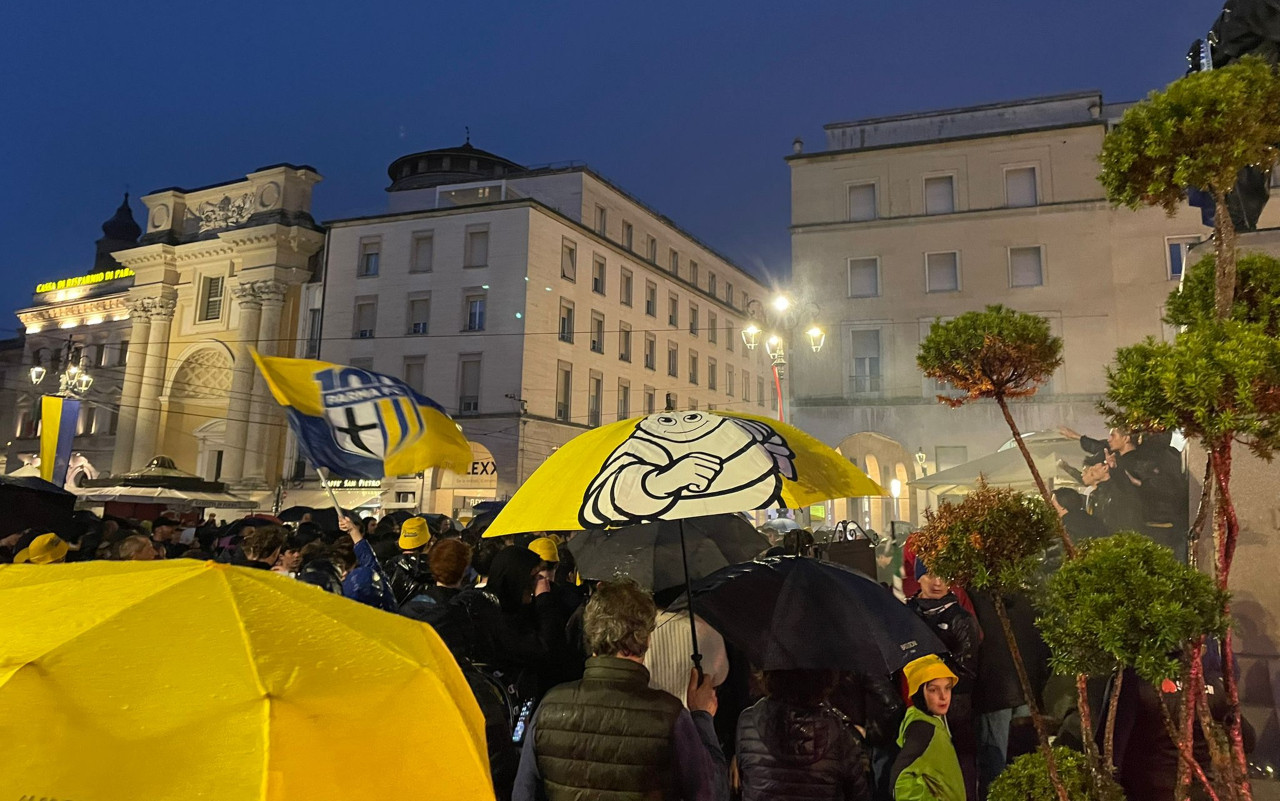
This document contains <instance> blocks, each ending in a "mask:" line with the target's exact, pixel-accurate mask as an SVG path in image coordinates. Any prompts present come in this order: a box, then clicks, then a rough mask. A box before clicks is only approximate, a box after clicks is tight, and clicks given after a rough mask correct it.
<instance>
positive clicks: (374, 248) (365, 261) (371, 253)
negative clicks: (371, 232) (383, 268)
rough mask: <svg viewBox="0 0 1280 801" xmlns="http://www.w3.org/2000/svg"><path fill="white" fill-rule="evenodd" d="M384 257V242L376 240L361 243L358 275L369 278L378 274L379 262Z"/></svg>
mask: <svg viewBox="0 0 1280 801" xmlns="http://www.w3.org/2000/svg"><path fill="white" fill-rule="evenodd" d="M381 257H382V242H381V241H380V240H377V239H374V240H371V241H366V242H361V243H360V263H359V265H358V266H357V268H356V275H358V276H360V277H361V278H368V277H370V276H374V275H377V274H378V261H379V260H380V259H381Z"/></svg>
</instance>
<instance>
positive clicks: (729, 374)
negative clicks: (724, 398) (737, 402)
mask: <svg viewBox="0 0 1280 801" xmlns="http://www.w3.org/2000/svg"><path fill="white" fill-rule="evenodd" d="M733 378H734V376H733V365H732V364H726V365H725V366H724V394H726V395H728V396H729V397H731V398H732V397H733Z"/></svg>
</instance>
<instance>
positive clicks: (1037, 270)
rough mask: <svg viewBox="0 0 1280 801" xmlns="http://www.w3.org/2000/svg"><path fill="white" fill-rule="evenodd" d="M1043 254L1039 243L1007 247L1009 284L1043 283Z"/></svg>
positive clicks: (1031, 284)
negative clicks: (1020, 246) (1025, 246)
mask: <svg viewBox="0 0 1280 801" xmlns="http://www.w3.org/2000/svg"><path fill="white" fill-rule="evenodd" d="M1043 256H1044V254H1043V253H1042V251H1041V248H1040V246H1039V245H1036V246H1035V247H1029V248H1009V286H1011V287H1020V286H1021V287H1025V286H1042V285H1043V284H1044V260H1043Z"/></svg>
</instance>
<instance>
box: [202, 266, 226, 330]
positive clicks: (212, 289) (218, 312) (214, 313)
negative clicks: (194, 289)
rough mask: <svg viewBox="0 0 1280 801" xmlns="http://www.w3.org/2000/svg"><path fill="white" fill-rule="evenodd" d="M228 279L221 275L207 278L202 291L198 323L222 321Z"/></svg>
mask: <svg viewBox="0 0 1280 801" xmlns="http://www.w3.org/2000/svg"><path fill="white" fill-rule="evenodd" d="M225 282H226V279H225V278H223V277H222V276H220V275H210V276H206V277H205V279H204V281H203V286H202V287H201V289H200V319H199V320H198V322H202V323H203V322H206V321H208V320H220V319H222V295H223V288H224V286H225Z"/></svg>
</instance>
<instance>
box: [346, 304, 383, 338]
mask: <svg viewBox="0 0 1280 801" xmlns="http://www.w3.org/2000/svg"><path fill="white" fill-rule="evenodd" d="M377 321H378V298H377V297H376V296H372V295H369V296H365V297H359V298H356V308H355V321H354V325H353V326H352V333H351V336H353V337H355V338H357V339H370V338H372V337H373V329H374V326H375V325H376V324H377Z"/></svg>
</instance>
